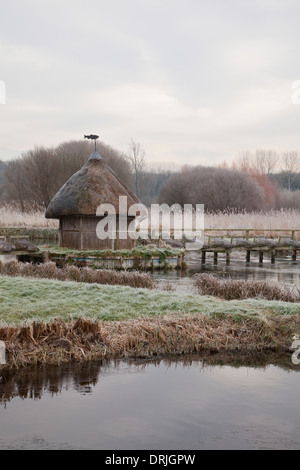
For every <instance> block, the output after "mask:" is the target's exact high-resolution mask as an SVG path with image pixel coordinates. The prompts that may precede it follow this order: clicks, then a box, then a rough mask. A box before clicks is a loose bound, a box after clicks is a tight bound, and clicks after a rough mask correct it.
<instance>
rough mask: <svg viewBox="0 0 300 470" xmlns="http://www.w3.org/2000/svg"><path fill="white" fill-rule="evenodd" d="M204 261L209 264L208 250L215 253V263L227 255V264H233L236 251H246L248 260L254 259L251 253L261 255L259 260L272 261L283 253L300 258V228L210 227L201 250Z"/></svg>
mask: <svg viewBox="0 0 300 470" xmlns="http://www.w3.org/2000/svg"><path fill="white" fill-rule="evenodd" d="M198 251H199V254H200V255H201V258H200V259H201V262H202V264H205V263H206V255H207V253H213V259H214V264H215V265H216V264H218V257H219V254H223V255H224V254H225V256H226V264H230V261H231V255H232V253H233V252H241V251H242V252H245V260H246V262H247V263H249V262H250V261H251V255H252V254H255V255H256V257H257V255H258V260H259V263H260V264H262V263H263V262H264V258H266V257H268V258H269V259H270V261H271V263H272V264H274V263H275V262H276V258H279V257H280V256H281V257H282V255H283V254H287V255H288V256H291V259H292V260H293V261H296V260H297V251H300V229H299V230H283V229H280V230H279V229H278V230H274V229H270V230H262V229H261V230H258V229H206V230H205V242H204V245H203V247H202V248H201V249H200V250H198Z"/></svg>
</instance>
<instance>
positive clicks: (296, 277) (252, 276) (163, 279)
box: [153, 254, 300, 293]
mask: <svg viewBox="0 0 300 470" xmlns="http://www.w3.org/2000/svg"><path fill="white" fill-rule="evenodd" d="M187 262H188V270H187V271H184V272H176V271H169V272H156V273H154V274H153V277H154V279H155V280H156V281H157V283H158V285H159V286H160V287H161V288H163V289H166V290H170V291H177V292H180V293H195V290H194V286H193V275H194V274H197V273H208V274H213V275H215V276H218V277H222V278H226V277H231V278H232V279H245V280H258V281H270V282H277V283H279V284H282V285H289V286H291V287H292V286H294V285H299V286H300V259H299V260H297V261H292V260H291V257H290V256H282V257H281V258H277V259H276V263H275V264H271V262H270V260H268V259H265V261H264V263H263V264H259V262H258V256H255V255H254V254H253V255H252V260H251V262H250V263H246V262H245V257H243V256H239V255H235V257H234V258H232V261H231V263H230V265H228V266H227V265H226V259H225V257H224V256H223V257H222V256H219V260H218V264H217V265H214V262H213V257H212V256H209V254H208V256H207V260H206V264H205V265H202V264H201V262H200V260H199V259H195V258H194V259H193V258H191V259H188V260H187Z"/></svg>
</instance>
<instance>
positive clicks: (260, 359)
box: [0, 351, 300, 404]
mask: <svg viewBox="0 0 300 470" xmlns="http://www.w3.org/2000/svg"><path fill="white" fill-rule="evenodd" d="M153 365H155V366H160V365H163V366H164V367H174V366H175V367H176V365H178V366H179V367H192V366H193V367H194V366H195V365H197V366H199V369H203V368H206V367H213V366H221V367H222V366H231V367H236V368H238V367H250V368H259V369H266V368H267V367H268V366H270V365H275V366H277V367H280V368H281V369H284V370H295V371H299V372H300V369H299V366H296V365H293V363H292V360H291V355H290V354H287V353H282V354H280V353H279V352H255V353H252V352H249V351H247V352H246V351H245V352H243V351H236V352H226V353H216V354H211V353H209V352H208V353H202V354H201V355H200V354H195V355H186V356H170V357H161V358H156V359H150V360H149V359H130V360H127V361H123V360H116V361H105V362H100V361H91V362H85V363H78V364H77V363H72V364H67V365H63V366H57V367H56V366H47V367H35V368H24V369H20V370H19V371H17V372H15V373H13V374H11V373H8V375H7V376H2V377H0V404H6V403H7V402H9V401H11V400H12V399H13V398H15V397H19V398H21V399H32V400H40V399H41V398H42V396H43V393H45V392H46V393H47V394H50V395H51V396H54V395H57V394H59V393H61V392H62V391H63V390H66V391H68V390H70V389H72V390H75V391H77V392H78V393H80V394H84V395H85V394H89V393H92V391H93V387H94V386H96V385H97V383H98V382H99V379H101V374H102V375H103V374H104V373H105V372H110V371H115V370H116V371H118V370H124V367H125V368H126V370H129V369H131V370H132V369H134V371H135V372H138V371H139V370H145V369H147V367H149V366H153Z"/></svg>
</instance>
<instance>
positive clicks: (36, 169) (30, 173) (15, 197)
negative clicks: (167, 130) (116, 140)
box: [5, 141, 131, 211]
mask: <svg viewBox="0 0 300 470" xmlns="http://www.w3.org/2000/svg"><path fill="white" fill-rule="evenodd" d="M93 148H94V147H93V144H91V142H81V141H79V142H77V141H70V142H64V143H62V144H60V145H59V146H58V147H56V148H44V147H36V148H34V149H33V150H29V151H28V152H26V153H24V154H22V156H21V157H20V158H17V159H15V160H12V161H9V162H8V163H7V165H6V169H5V176H6V181H7V191H8V193H9V197H10V201H11V202H15V203H17V204H18V205H19V207H20V208H21V210H22V211H25V210H27V209H29V208H31V209H45V208H46V207H47V206H48V204H49V202H50V201H51V199H52V197H53V196H54V195H55V194H56V192H57V191H58V190H59V189H60V188H61V187H62V185H63V184H64V183H65V182H66V181H67V180H68V179H69V178H70V177H71V176H72V175H73V174H74V173H75V172H76V171H78V170H79V169H80V168H81V167H82V166H83V165H84V164H85V163H86V162H87V160H88V157H89V155H90V154H91V153H92V151H93ZM98 150H99V152H100V153H101V156H102V157H103V159H104V161H105V162H106V163H107V164H108V165H109V166H110V167H111V169H112V170H113V171H114V172H115V173H116V174H117V175H118V177H119V178H120V179H121V180H122V182H124V183H125V184H126V185H130V183H131V168H130V165H129V163H128V161H127V159H126V158H125V156H124V154H121V153H120V152H118V151H117V150H114V149H113V148H112V147H110V146H108V145H105V144H103V143H99V144H98Z"/></svg>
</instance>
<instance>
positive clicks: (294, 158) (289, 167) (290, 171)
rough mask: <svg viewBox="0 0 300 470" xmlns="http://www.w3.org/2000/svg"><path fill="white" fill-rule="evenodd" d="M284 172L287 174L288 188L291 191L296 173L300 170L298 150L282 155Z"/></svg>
mask: <svg viewBox="0 0 300 470" xmlns="http://www.w3.org/2000/svg"><path fill="white" fill-rule="evenodd" d="M281 161H282V168H283V172H284V173H285V175H286V180H287V189H288V191H291V188H292V183H293V180H294V177H295V174H296V173H297V172H298V171H299V168H300V160H299V154H298V152H296V151H289V152H284V153H283V154H282V156H281Z"/></svg>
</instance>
